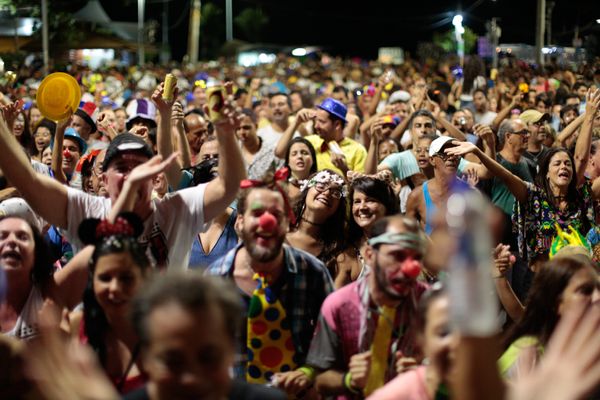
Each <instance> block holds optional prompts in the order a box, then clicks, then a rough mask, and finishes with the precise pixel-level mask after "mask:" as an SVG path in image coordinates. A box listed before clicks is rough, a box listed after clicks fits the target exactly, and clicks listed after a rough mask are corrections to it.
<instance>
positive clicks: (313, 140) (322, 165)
mask: <svg viewBox="0 0 600 400" xmlns="http://www.w3.org/2000/svg"><path fill="white" fill-rule="evenodd" d="M305 139H306V140H308V141H309V142H310V144H312V145H313V147H314V148H315V152H316V153H317V170H319V171H321V170H323V169H331V170H333V171H335V172H337V173H338V174H340V175H342V176H344V175H343V173H342V171H341V170H340V169H339V168H338V167H336V166H335V165H333V163H332V162H331V155H330V153H329V152H330V150H329V149H328V148H326V149H325V151H321V146H322V145H323V143H324V140H323V139H322V138H321V136H319V135H310V136H306V137H305ZM338 145H339V146H340V149H342V153H344V156H345V157H346V163H347V164H348V169H349V170H351V171H356V172H364V171H365V160H366V159H367V150H366V149H365V147H364V146H363V145H362V144H360V143H358V142H357V141H356V140H353V139H349V138H347V137H345V138H344V139H343V140H342V141H341V142H338ZM344 178H345V176H344Z"/></svg>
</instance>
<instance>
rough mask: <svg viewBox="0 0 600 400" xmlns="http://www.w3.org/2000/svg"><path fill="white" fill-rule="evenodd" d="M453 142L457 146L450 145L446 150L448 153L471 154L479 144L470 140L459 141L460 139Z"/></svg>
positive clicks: (455, 154) (453, 154) (457, 154)
mask: <svg viewBox="0 0 600 400" xmlns="http://www.w3.org/2000/svg"><path fill="white" fill-rule="evenodd" d="M452 143H453V144H455V145H456V146H454V147H449V148H447V149H445V150H444V152H445V153H446V154H448V155H451V156H464V155H465V154H469V153H472V152H474V151H476V150H477V146H475V145H474V144H473V143H470V142H459V141H458V140H454V141H453V142H452Z"/></svg>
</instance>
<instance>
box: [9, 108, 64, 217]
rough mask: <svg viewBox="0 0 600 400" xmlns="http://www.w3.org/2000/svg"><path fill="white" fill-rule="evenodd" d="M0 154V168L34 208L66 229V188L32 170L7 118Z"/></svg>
mask: <svg viewBox="0 0 600 400" xmlns="http://www.w3.org/2000/svg"><path fill="white" fill-rule="evenodd" d="M0 153H1V154H2V156H0V169H2V172H3V173H4V176H5V177H6V178H7V179H8V180H9V181H10V182H11V183H12V184H13V185H14V186H15V187H16V188H17V189H18V190H19V192H20V193H21V195H22V196H23V198H24V199H25V200H26V201H27V203H28V204H29V205H30V206H31V208H33V210H34V211H35V212H36V213H38V214H39V215H40V216H41V217H42V218H44V219H45V220H46V221H48V222H49V223H50V224H52V225H56V226H58V227H61V228H66V227H67V188H66V187H65V186H63V185H61V184H60V183H58V182H57V181H55V180H54V179H52V178H50V177H48V176H45V175H41V174H37V173H36V172H35V171H34V170H33V168H32V167H31V163H30V161H29V159H28V158H27V155H26V154H25V151H24V150H23V149H22V148H21V145H20V144H19V142H17V140H16V139H15V137H14V136H13V134H12V133H11V131H10V130H9V129H8V127H7V126H6V122H5V119H4V118H0Z"/></svg>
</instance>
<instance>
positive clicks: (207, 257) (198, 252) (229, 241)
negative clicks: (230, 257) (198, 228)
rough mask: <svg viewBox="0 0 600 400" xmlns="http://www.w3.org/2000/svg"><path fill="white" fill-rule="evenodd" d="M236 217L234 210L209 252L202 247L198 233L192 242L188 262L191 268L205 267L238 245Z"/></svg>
mask: <svg viewBox="0 0 600 400" xmlns="http://www.w3.org/2000/svg"><path fill="white" fill-rule="evenodd" d="M236 218H237V211H236V210H233V212H232V213H231V215H230V216H229V218H228V219H227V222H226V223H225V227H224V228H223V232H221V235H220V236H219V239H218V240H217V243H215V246H214V247H213V248H212V249H211V251H209V252H208V254H206V253H205V252H204V248H202V244H200V239H199V237H198V235H196V239H194V243H193V244H192V252H191V254H190V263H189V264H188V265H189V268H191V269H195V268H202V269H205V268H207V267H208V266H209V265H211V264H212V263H213V262H214V261H216V260H218V259H219V258H221V257H222V256H223V255H225V254H226V253H227V252H228V251H229V250H231V249H233V248H234V247H235V246H236V245H237V243H238V236H237V233H236V232H235V229H234V226H233V225H234V222H235V219H236Z"/></svg>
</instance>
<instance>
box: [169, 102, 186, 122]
mask: <svg viewBox="0 0 600 400" xmlns="http://www.w3.org/2000/svg"><path fill="white" fill-rule="evenodd" d="M184 117H185V113H184V112H183V106H182V105H181V103H180V102H178V101H176V102H175V103H174V104H173V108H172V109H171V122H172V123H173V125H179V124H183V118H184Z"/></svg>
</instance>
